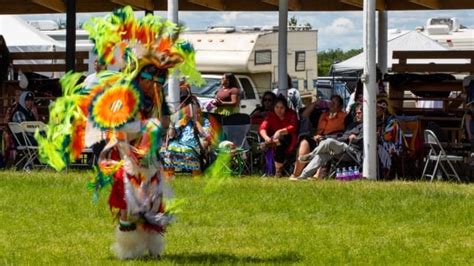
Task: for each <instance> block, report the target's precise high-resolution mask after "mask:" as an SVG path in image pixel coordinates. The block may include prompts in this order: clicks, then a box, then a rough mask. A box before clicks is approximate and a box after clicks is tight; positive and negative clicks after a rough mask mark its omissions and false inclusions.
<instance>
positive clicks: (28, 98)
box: [25, 92, 35, 101]
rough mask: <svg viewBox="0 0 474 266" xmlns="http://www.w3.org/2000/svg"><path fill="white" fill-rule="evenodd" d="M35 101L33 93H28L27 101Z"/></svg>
mask: <svg viewBox="0 0 474 266" xmlns="http://www.w3.org/2000/svg"><path fill="white" fill-rule="evenodd" d="M34 99H35V96H34V95H33V93H32V92H28V93H27V94H26V96H25V101H28V100H31V101H33V100H34Z"/></svg>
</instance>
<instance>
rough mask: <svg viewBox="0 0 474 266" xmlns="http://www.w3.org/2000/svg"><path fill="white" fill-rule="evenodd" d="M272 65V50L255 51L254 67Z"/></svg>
mask: <svg viewBox="0 0 474 266" xmlns="http://www.w3.org/2000/svg"><path fill="white" fill-rule="evenodd" d="M271 63H272V50H258V51H255V65H267V64H271Z"/></svg>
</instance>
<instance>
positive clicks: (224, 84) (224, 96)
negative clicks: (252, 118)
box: [213, 73, 241, 115]
mask: <svg viewBox="0 0 474 266" xmlns="http://www.w3.org/2000/svg"><path fill="white" fill-rule="evenodd" d="M240 94H241V92H240V89H239V85H238V83H237V78H236V77H235V76H234V74H232V73H225V74H224V75H223V76H222V79H221V87H220V88H219V90H218V91H217V93H216V97H215V99H214V101H213V104H214V105H215V106H217V110H216V111H215V113H217V114H220V115H231V114H234V113H238V112H239V111H240Z"/></svg>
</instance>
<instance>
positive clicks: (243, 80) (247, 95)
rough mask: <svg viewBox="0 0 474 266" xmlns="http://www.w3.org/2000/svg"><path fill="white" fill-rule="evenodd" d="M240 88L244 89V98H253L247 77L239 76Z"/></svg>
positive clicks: (250, 84)
mask: <svg viewBox="0 0 474 266" xmlns="http://www.w3.org/2000/svg"><path fill="white" fill-rule="evenodd" d="M239 81H240V84H242V89H243V90H244V97H243V98H244V99H255V92H254V91H253V86H252V83H250V81H249V80H248V79H247V78H239Z"/></svg>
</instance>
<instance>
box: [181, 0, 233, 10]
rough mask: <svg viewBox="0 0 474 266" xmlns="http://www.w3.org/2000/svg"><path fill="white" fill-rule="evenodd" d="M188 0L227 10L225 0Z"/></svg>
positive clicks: (215, 8)
mask: <svg viewBox="0 0 474 266" xmlns="http://www.w3.org/2000/svg"><path fill="white" fill-rule="evenodd" d="M188 2H190V3H193V4H196V5H200V6H204V7H207V8H209V9H214V10H226V5H225V3H224V1H223V0H188Z"/></svg>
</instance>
